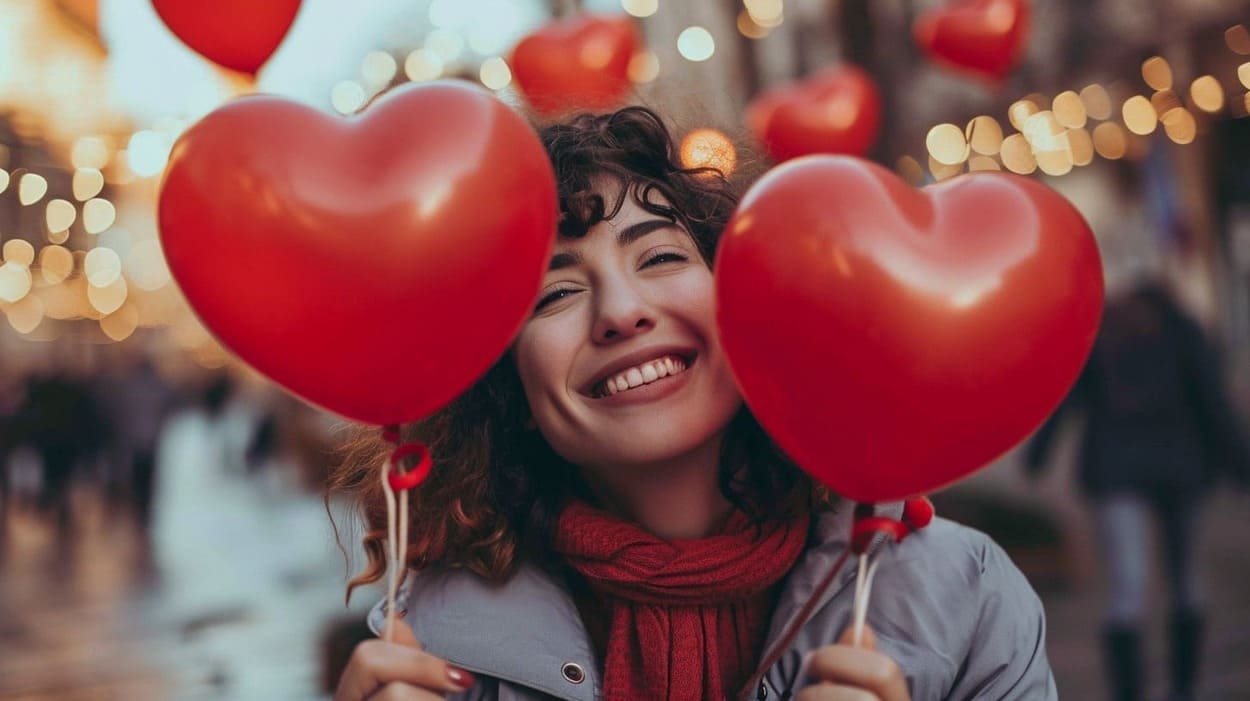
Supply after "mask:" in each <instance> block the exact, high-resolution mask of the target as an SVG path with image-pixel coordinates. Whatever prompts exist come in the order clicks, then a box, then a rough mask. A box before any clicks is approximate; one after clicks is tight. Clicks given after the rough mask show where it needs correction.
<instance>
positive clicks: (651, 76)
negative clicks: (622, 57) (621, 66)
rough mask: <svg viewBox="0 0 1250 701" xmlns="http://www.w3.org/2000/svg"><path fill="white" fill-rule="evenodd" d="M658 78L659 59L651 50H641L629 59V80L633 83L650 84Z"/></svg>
mask: <svg viewBox="0 0 1250 701" xmlns="http://www.w3.org/2000/svg"><path fill="white" fill-rule="evenodd" d="M659 76H660V57H659V56H657V55H656V54H655V52H654V51H652V50H651V49H643V50H642V51H639V52H638V53H636V54H634V55H633V56H632V57H631V58H630V59H629V79H630V80H631V81H632V82H634V83H650V82H651V81H653V80H655V79H656V78H658V77H659Z"/></svg>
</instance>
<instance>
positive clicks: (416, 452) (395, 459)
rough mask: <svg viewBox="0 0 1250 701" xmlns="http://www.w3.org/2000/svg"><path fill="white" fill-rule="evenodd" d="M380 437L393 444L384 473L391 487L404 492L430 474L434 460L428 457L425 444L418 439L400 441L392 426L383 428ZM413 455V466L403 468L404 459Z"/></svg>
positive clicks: (428, 451)
mask: <svg viewBox="0 0 1250 701" xmlns="http://www.w3.org/2000/svg"><path fill="white" fill-rule="evenodd" d="M382 437H383V438H385V439H386V440H387V441H389V442H391V443H394V444H395V450H393V451H392V452H391V457H390V460H389V461H388V464H389V467H388V468H387V473H386V481H387V483H388V484H390V485H391V489H393V490H395V491H396V492H404V491H407V490H409V489H413V488H415V487H417V486H418V485H420V484H421V483H422V482H424V481H425V478H427V477H429V476H430V470H431V468H433V466H434V461H433V459H432V458H431V457H430V449H429V447H428V446H426V444H424V443H421V442H420V441H408V442H406V443H401V442H400V438H399V430H398V429H397V428H395V427H393V426H387V427H385V428H383V429H382ZM414 456H415V457H416V461H415V463H414V464H413V466H412V467H411V468H410V469H408V470H403V469H402V465H403V463H404V461H405V460H407V459H408V458H411V457H414Z"/></svg>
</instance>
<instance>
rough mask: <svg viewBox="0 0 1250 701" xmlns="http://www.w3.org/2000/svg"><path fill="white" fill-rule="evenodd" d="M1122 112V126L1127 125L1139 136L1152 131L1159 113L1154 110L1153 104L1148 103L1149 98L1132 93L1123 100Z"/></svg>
mask: <svg viewBox="0 0 1250 701" xmlns="http://www.w3.org/2000/svg"><path fill="white" fill-rule="evenodd" d="M1122 112H1123V114H1124V126H1126V127H1128V130H1129V131H1131V132H1133V133H1134V134H1137V135H1139V136H1145V135H1147V134H1150V133H1152V132H1154V130H1155V126H1157V122H1158V119H1159V115H1158V113H1156V112H1155V108H1154V105H1152V104H1150V100H1147V99H1146V98H1144V97H1142V96H1141V95H1134V96H1132V97H1130V98H1129V99H1127V100H1125V101H1124V107H1123V108H1122Z"/></svg>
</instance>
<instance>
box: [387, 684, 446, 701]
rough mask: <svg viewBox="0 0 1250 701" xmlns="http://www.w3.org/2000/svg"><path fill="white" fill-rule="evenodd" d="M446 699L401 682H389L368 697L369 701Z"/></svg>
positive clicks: (437, 700)
mask: <svg viewBox="0 0 1250 701" xmlns="http://www.w3.org/2000/svg"><path fill="white" fill-rule="evenodd" d="M446 698H447V696H446V695H445V694H442V693H435V692H433V691H426V690H425V689H421V688H418V687H415V686H412V685H411V684H405V683H403V682H391V683H390V684H387V685H386V686H384V687H382V689H381V691H379V692H378V693H376V694H374V695H373V696H370V697H369V701H444V699H446Z"/></svg>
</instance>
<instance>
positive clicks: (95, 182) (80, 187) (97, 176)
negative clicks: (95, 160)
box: [72, 168, 104, 202]
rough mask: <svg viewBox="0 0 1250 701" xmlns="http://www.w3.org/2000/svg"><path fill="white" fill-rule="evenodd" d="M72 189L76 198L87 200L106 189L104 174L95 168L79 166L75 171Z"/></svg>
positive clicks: (80, 200)
mask: <svg viewBox="0 0 1250 701" xmlns="http://www.w3.org/2000/svg"><path fill="white" fill-rule="evenodd" d="M72 189H73V191H74V199H76V200H78V201H79V202H85V201H86V200H89V199H91V198H92V197H95V196H96V195H98V194H100V191H101V190H103V189H104V174H103V173H101V172H100V171H99V170H97V169H95V168H78V169H76V170H75V171H74V180H73V188H72Z"/></svg>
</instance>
